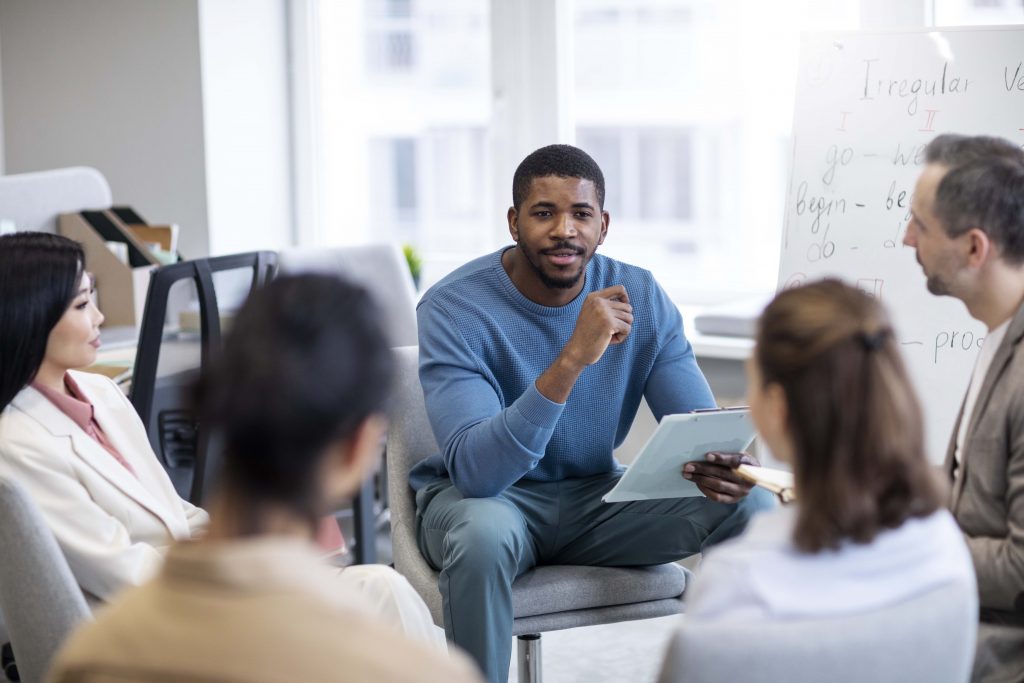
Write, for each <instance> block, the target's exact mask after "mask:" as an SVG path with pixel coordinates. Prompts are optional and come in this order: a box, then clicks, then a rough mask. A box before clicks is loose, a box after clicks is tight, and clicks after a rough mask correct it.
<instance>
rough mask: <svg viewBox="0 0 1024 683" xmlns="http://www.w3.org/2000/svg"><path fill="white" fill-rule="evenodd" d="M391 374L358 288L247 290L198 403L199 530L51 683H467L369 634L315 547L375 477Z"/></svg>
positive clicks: (442, 659)
mask: <svg viewBox="0 0 1024 683" xmlns="http://www.w3.org/2000/svg"><path fill="white" fill-rule="evenodd" d="M391 374H392V356H391V352H390V350H389V349H388V347H387V344H386V342H385V337H384V333H383V331H382V327H381V324H380V322H379V320H378V319H377V313H376V311H375V310H374V308H373V306H372V304H371V302H370V299H369V297H368V295H367V294H366V293H365V292H364V291H363V290H362V289H359V288H357V287H354V286H352V285H348V284H345V283H343V282H342V281H341V280H338V279H336V278H333V277H328V276H323V275H302V276H295V277H285V278H280V279H278V280H275V281H273V282H271V283H270V284H269V285H267V286H266V287H264V288H262V289H260V290H257V291H256V292H254V293H253V294H252V295H251V296H250V298H249V300H248V301H247V302H246V304H245V305H244V306H243V307H242V310H241V311H239V313H238V315H237V317H236V318H235V321H234V324H233V325H232V328H231V331H230V332H229V334H228V336H227V339H226V341H225V347H224V352H223V353H222V354H221V356H220V357H219V360H218V361H217V362H216V363H215V364H214V366H213V367H212V368H211V369H210V372H209V373H207V374H206V376H205V377H204V378H203V379H202V381H201V384H200V387H199V390H198V392H197V395H198V396H199V411H200V412H199V414H200V419H201V420H202V421H203V424H204V425H205V426H206V427H207V428H211V429H214V430H216V431H217V433H218V434H219V435H220V436H221V438H222V439H223V443H224V469H223V471H222V474H221V478H220V483H219V487H218V490H217V492H216V494H215V498H214V503H213V505H212V507H211V517H212V521H211V523H210V528H209V532H208V533H207V534H206V536H205V537H203V538H201V539H198V540H195V541H190V542H185V543H179V544H177V545H175V546H174V547H172V548H171V549H170V550H169V551H168V554H167V558H166V562H165V564H164V567H163V569H162V570H161V572H160V573H159V574H158V575H157V577H156V578H155V579H154V580H153V581H152V582H150V583H148V584H146V585H144V586H142V587H140V588H137V589H134V590H132V591H129V592H126V593H125V594H124V595H123V596H122V597H121V598H120V599H119V600H117V601H115V602H114V603H113V604H112V605H111V606H110V607H108V608H107V610H105V611H104V612H103V613H101V614H100V615H99V616H98V619H97V622H96V623H95V624H92V625H87V626H85V627H83V628H82V629H81V630H80V631H79V632H78V633H77V634H76V635H74V636H73V637H72V639H71V640H70V642H69V644H68V646H67V647H66V648H65V650H64V651H63V653H62V655H61V656H60V657H59V658H58V664H57V665H56V667H55V669H54V674H53V680H55V681H68V682H69V681H76V682H86V681H99V680H103V681H108V680H112V678H111V677H113V679H116V680H132V681H156V680H209V681H217V680H224V681H243V680H244V681H314V682H315V681H335V680H351V681H384V682H387V681H394V682H396V683H397V682H398V681H472V680H476V678H475V674H474V672H473V669H472V667H471V666H470V665H469V664H468V660H466V659H465V658H464V657H462V656H461V655H455V656H453V657H452V658H448V657H446V656H444V655H442V654H440V653H438V652H436V651H434V650H431V649H430V648H427V647H424V646H423V645H422V644H417V643H414V642H413V641H410V640H406V639H405V638H403V637H402V636H401V634H399V632H398V631H397V630H393V629H391V628H389V627H388V626H386V625H383V624H382V623H381V622H379V621H378V620H377V619H376V618H375V617H374V616H373V611H374V610H373V608H372V607H371V606H369V605H367V604H365V603H364V601H363V595H362V594H361V593H360V592H359V591H356V590H353V589H352V587H351V586H349V585H346V584H345V583H344V582H341V581H339V580H338V573H337V572H338V570H337V569H335V568H333V567H331V566H329V565H328V564H326V563H325V562H323V560H322V559H321V558H320V556H319V555H318V553H317V552H316V549H315V547H314V546H313V543H312V541H313V537H314V533H315V530H316V524H317V520H318V519H319V518H320V517H321V516H322V515H324V514H325V513H326V512H327V511H329V510H331V509H334V507H335V506H336V505H337V504H338V503H339V501H340V500H341V499H342V498H344V497H347V496H350V495H351V494H352V493H354V492H355V491H356V490H357V488H358V487H359V485H360V483H361V482H362V481H363V479H364V478H365V477H367V476H368V475H369V474H370V473H371V471H372V469H373V468H374V465H375V459H376V456H377V453H378V448H379V444H380V440H381V437H382V435H383V433H384V424H385V423H384V417H383V414H384V409H385V398H386V395H387V392H388V391H389V388H390V386H391ZM352 569H355V570H358V569H359V568H358V567H355V568H352ZM347 571H349V570H343V572H342V576H344V573H345V572H347Z"/></svg>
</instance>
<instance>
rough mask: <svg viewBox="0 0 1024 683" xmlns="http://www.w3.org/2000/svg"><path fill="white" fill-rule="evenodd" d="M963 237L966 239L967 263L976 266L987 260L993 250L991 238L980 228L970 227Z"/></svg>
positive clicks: (993, 245)
mask: <svg viewBox="0 0 1024 683" xmlns="http://www.w3.org/2000/svg"><path fill="white" fill-rule="evenodd" d="M964 237H965V238H966V239H967V264H968V265H971V266H974V267H978V266H980V265H981V264H983V263H985V261H986V260H988V258H989V256H990V255H992V254H993V251H994V250H995V244H993V243H992V238H991V237H989V236H988V234H987V233H986V232H985V231H984V230H982V229H981V228H971V229H970V230H968V231H967V232H966V233H964Z"/></svg>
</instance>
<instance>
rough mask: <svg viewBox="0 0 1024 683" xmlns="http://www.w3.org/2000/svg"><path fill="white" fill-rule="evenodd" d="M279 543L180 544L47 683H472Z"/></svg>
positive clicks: (75, 638) (80, 637)
mask: <svg viewBox="0 0 1024 683" xmlns="http://www.w3.org/2000/svg"><path fill="white" fill-rule="evenodd" d="M364 598H365V596H364V595H363V594H361V593H360V592H358V591H356V592H354V591H352V590H351V587H350V586H347V585H346V584H345V583H344V582H341V581H338V574H337V570H336V569H334V568H332V567H329V566H327V565H326V564H324V563H323V562H322V561H321V560H320V558H319V557H318V556H317V552H316V549H315V548H314V547H313V546H311V545H310V544H308V542H303V541H301V540H294V539H289V538H286V537H279V538H275V537H252V538H250V539H247V540H233V541H224V540H221V541H217V542H211V541H200V542H198V543H179V544H177V545H175V546H174V547H172V548H171V549H170V551H169V552H168V554H167V561H166V563H165V564H164V566H163V568H162V569H161V570H160V572H159V573H158V574H157V576H156V578H154V579H153V580H152V581H150V582H148V583H146V584H145V585H143V586H142V587H140V588H135V589H132V590H130V591H126V592H125V593H124V594H123V595H121V596H119V597H118V598H117V599H116V600H114V602H113V603H111V604H110V605H109V606H108V607H106V608H105V609H103V610H102V611H100V612H99V613H98V614H97V620H96V622H95V623H90V624H83V625H82V626H81V627H80V628H79V630H78V631H77V632H76V633H75V634H74V635H72V636H71V638H70V639H69V640H68V642H67V643H66V644H65V646H64V648H63V649H62V651H61V653H60V654H59V655H58V657H57V660H56V662H55V664H54V667H53V671H52V672H51V674H50V678H49V680H50V681H51V682H52V683H129V682H130V683H147V682H151V683H167V682H168V681H205V682H207V683H214V682H215V681H223V682H225V683H227V682H231V683H241V682H242V681H245V682H246V683H292V682H293V681H303V683H334V682H337V681H348V682H352V683H364V682H365V683H477V681H479V675H478V674H477V673H476V671H475V669H474V668H473V665H472V664H470V662H469V660H468V659H467V658H466V656H465V655H462V654H459V653H452V656H451V657H447V656H445V655H444V654H442V653H441V652H439V651H437V650H435V649H433V648H428V647H425V646H424V645H423V644H422V643H417V642H413V641H412V640H410V639H408V638H407V637H405V636H403V635H402V634H401V633H399V632H398V631H396V630H392V629H391V628H388V627H387V626H386V625H384V624H382V623H381V622H380V621H379V620H378V619H377V618H375V617H374V616H373V614H372V611H373V608H372V607H371V606H369V605H368V604H367V603H366V602H365V599H364Z"/></svg>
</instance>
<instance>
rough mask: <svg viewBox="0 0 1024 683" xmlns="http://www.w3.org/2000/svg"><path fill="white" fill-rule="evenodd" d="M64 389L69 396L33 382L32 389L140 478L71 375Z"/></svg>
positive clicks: (67, 376) (66, 374)
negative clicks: (115, 445) (114, 442)
mask: <svg viewBox="0 0 1024 683" xmlns="http://www.w3.org/2000/svg"><path fill="white" fill-rule="evenodd" d="M64 387H65V388H66V389H67V390H68V393H70V394H71V395H70V396H69V395H68V394H64V393H61V392H59V391H54V390H53V389H51V388H50V387H46V386H43V385H42V384H40V383H39V382H32V388H33V389H35V390H36V391H38V392H39V393H40V394H42V395H43V396H45V397H46V398H47V400H49V401H50V403H52V404H53V405H55V406H56V407H57V409H58V410H59V411H60V412H62V413H64V414H65V415H67V416H68V417H69V418H71V421H72V422H74V423H75V424H76V425H78V426H79V427H80V428H81V429H82V431H84V432H85V433H86V434H88V435H89V436H90V437H92V439H93V440H95V441H96V443H98V444H99V445H100V446H103V448H104V450H106V451H107V452H108V453H110V454H111V455H112V456H114V459H115V460H117V461H118V462H119V463H121V464H122V465H124V467H125V469H127V470H128V471H129V472H131V473H132V475H133V476H136V477H138V475H137V474H135V469H134V468H133V467H132V466H131V464H129V462H128V461H127V460H125V458H124V456H123V455H121V453H120V452H119V451H118V450H117V448H115V447H114V444H112V443H111V442H110V439H108V438H107V435H106V434H105V433H104V432H103V428H102V427H100V423H99V422H97V421H96V410H95V408H94V407H93V405H92V403H90V402H89V399H88V398H86V396H85V394H83V393H82V390H81V389H80V388H79V387H78V383H77V382H75V380H74V379H73V378H72V377H71V375H70V374H68V373H64Z"/></svg>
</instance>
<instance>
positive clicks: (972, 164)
mask: <svg viewBox="0 0 1024 683" xmlns="http://www.w3.org/2000/svg"><path fill="white" fill-rule="evenodd" d="M925 161H926V162H927V163H929V164H939V165H941V166H945V167H947V168H948V169H949V170H948V171H947V172H946V175H944V176H943V177H942V180H941V181H940V182H939V186H938V188H936V191H935V215H936V216H938V217H939V220H940V221H942V224H943V226H944V228H945V230H946V233H947V234H948V235H949V236H950V237H958V236H960V235H962V234H964V233H965V232H967V231H968V230H970V229H971V228H978V229H979V230H982V231H983V232H984V233H985V234H986V235H988V236H989V239H991V240H992V241H993V242H994V243H995V244H996V246H997V247H998V248H999V250H1000V252H1001V254H1002V257H1003V258H1004V259H1005V260H1006V261H1007V262H1008V263H1011V264H1013V265H1020V264H1024V150H1021V148H1020V147H1018V146H1017V145H1014V144H1013V143H1011V142H1009V141H1007V140H1003V139H1001V138H996V137H989V136H985V135H978V136H967V135H951V134H950V135H940V136H939V137H937V138H935V139H934V140H932V142H931V143H930V144H929V145H928V148H927V149H926V150H925Z"/></svg>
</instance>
